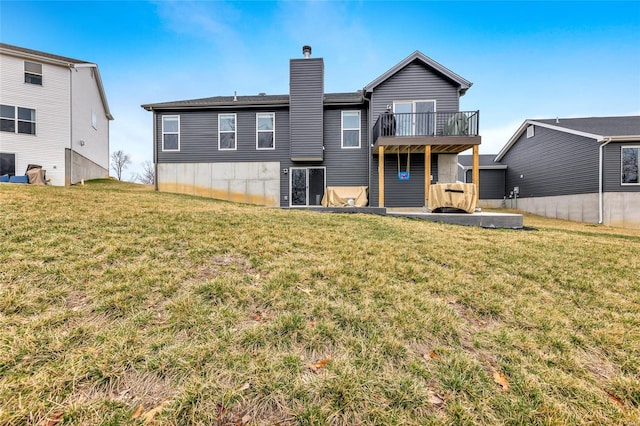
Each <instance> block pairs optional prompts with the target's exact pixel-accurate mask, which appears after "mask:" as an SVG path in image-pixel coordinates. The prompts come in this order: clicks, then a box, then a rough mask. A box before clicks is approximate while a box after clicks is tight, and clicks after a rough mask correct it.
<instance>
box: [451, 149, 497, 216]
mask: <svg viewBox="0 0 640 426" xmlns="http://www.w3.org/2000/svg"><path fill="white" fill-rule="evenodd" d="M495 158H496V154H482V155H480V161H479V164H480V167H479V174H480V195H479V198H480V199H479V206H480V207H487V208H499V207H505V180H506V174H507V165H506V164H503V163H500V162H496V161H495ZM458 180H459V181H460V182H465V183H468V182H473V156H472V155H459V156H458Z"/></svg>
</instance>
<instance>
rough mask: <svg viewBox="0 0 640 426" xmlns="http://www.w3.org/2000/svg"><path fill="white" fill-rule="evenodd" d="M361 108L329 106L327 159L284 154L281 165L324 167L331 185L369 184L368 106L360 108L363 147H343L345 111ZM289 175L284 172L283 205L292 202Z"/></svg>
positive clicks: (325, 137)
mask: <svg viewBox="0 0 640 426" xmlns="http://www.w3.org/2000/svg"><path fill="white" fill-rule="evenodd" d="M355 109H357V108H344V109H325V111H324V125H323V129H324V130H323V136H324V146H325V151H324V161H304V162H298V161H296V162H294V161H291V159H290V158H283V159H282V160H281V163H280V167H281V168H291V167H324V168H325V179H326V183H327V186H367V185H368V184H369V183H368V179H367V174H368V167H369V156H368V155H369V150H368V149H367V140H368V137H369V134H368V131H367V121H368V116H367V112H366V110H364V109H362V110H361V112H360V125H361V132H362V134H361V139H360V140H361V147H360V149H342V146H341V145H342V139H341V132H342V115H341V114H342V113H341V111H343V110H345V111H353V110H355ZM289 196H290V194H289V176H288V175H283V176H282V179H281V181H280V205H281V206H282V207H288V206H289V199H288V198H285V197H289Z"/></svg>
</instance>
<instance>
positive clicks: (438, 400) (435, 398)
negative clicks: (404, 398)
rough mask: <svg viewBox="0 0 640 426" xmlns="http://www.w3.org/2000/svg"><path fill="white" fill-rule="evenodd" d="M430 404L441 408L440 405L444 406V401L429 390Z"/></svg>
mask: <svg viewBox="0 0 640 426" xmlns="http://www.w3.org/2000/svg"><path fill="white" fill-rule="evenodd" d="M429 402H430V403H431V404H433V405H437V406H440V405H442V404H444V399H442V398H440V397H439V396H438V395H436V394H435V392H433V391H432V390H429Z"/></svg>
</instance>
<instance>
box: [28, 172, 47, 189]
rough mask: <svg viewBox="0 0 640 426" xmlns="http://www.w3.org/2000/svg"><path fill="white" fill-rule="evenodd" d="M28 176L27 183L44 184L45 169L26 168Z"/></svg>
mask: <svg viewBox="0 0 640 426" xmlns="http://www.w3.org/2000/svg"><path fill="white" fill-rule="evenodd" d="M26 175H27V176H29V183H30V184H31V185H44V184H45V170H42V169H40V168H33V169H29V170H27V173H26Z"/></svg>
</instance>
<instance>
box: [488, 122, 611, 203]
mask: <svg viewBox="0 0 640 426" xmlns="http://www.w3.org/2000/svg"><path fill="white" fill-rule="evenodd" d="M598 147H599V144H598V143H597V142H596V141H595V140H594V139H590V138H585V137H582V136H577V135H572V134H567V133H564V132H558V131H555V130H551V129H546V128H544V127H539V126H536V127H535V136H533V137H532V138H527V136H526V132H525V133H523V134H522V136H520V138H519V139H518V141H517V142H516V143H515V144H514V145H513V146H512V147H511V149H510V150H509V151H508V152H507V153H506V154H505V156H504V157H503V158H502V160H501V162H502V163H503V164H508V165H509V168H508V169H507V174H506V188H505V190H506V191H507V192H509V191H511V190H512V189H513V188H514V187H515V186H518V187H520V196H521V197H543V196H554V195H568V194H587V193H590V192H598ZM618 161H619V160H618ZM520 175H522V176H523V177H522V178H520Z"/></svg>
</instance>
